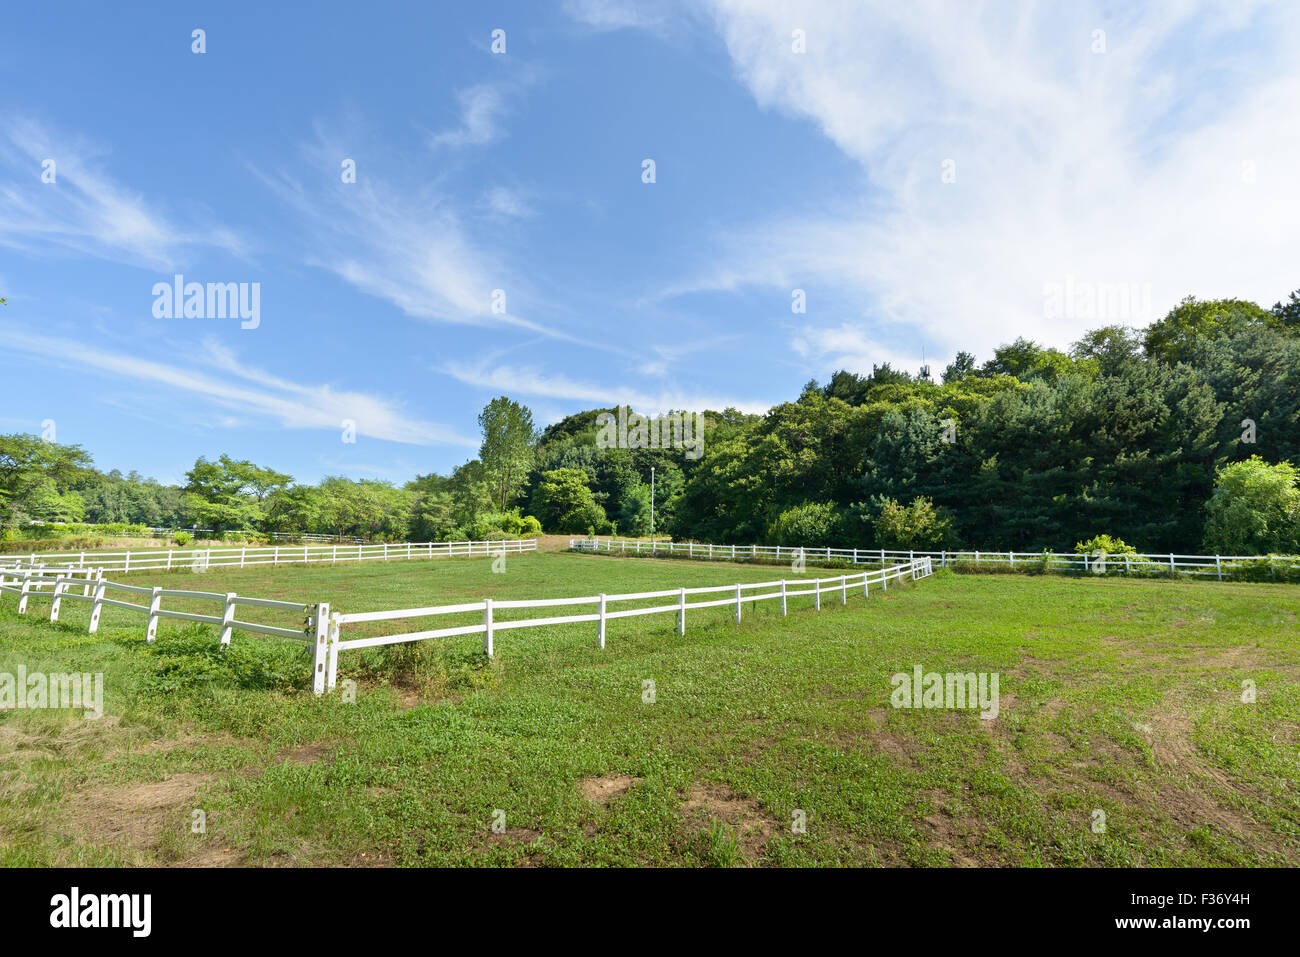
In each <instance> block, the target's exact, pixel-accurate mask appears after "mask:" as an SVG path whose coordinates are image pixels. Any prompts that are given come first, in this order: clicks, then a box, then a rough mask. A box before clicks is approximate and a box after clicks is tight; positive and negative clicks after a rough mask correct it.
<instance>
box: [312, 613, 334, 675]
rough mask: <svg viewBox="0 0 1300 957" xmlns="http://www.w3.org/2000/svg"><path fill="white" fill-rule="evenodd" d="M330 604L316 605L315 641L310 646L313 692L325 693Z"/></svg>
mask: <svg viewBox="0 0 1300 957" xmlns="http://www.w3.org/2000/svg"><path fill="white" fill-rule="evenodd" d="M329 636H330V604H329V602H327V601H323V602H320V603H318V604H317V605H316V631H315V641H314V642H313V644H312V647H311V690H312V693H313V694H318V695H321V694H324V693H325V678H326V674H325V669H326V668H327V667H328V666H329V645H330V641H329Z"/></svg>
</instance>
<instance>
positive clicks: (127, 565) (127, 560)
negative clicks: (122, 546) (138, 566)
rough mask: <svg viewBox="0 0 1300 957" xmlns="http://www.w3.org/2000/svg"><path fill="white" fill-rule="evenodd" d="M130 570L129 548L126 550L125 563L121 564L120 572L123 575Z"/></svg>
mask: <svg viewBox="0 0 1300 957" xmlns="http://www.w3.org/2000/svg"><path fill="white" fill-rule="evenodd" d="M130 570H131V551H130V549H128V550H127V552H126V564H125V565H123V566H122V574H124V575H125V574H126V573H127V572H129V571H130Z"/></svg>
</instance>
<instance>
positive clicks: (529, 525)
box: [520, 515, 542, 538]
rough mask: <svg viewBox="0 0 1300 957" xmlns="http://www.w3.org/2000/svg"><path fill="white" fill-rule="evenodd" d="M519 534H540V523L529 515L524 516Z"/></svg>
mask: <svg viewBox="0 0 1300 957" xmlns="http://www.w3.org/2000/svg"><path fill="white" fill-rule="evenodd" d="M520 534H521V535H524V536H525V537H528V538H531V537H533V536H534V535H540V534H542V523H541V522H539V521H538V520H537V519H536V518H534V517H533V516H531V515H525V516H524V528H523V531H522V532H520Z"/></svg>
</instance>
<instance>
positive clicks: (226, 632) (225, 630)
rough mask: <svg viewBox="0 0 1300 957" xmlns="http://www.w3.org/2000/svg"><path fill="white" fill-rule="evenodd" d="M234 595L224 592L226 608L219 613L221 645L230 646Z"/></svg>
mask: <svg viewBox="0 0 1300 957" xmlns="http://www.w3.org/2000/svg"><path fill="white" fill-rule="evenodd" d="M234 620H235V593H234V592H233V591H228V592H226V606H225V608H223V609H222V612H221V643H222V644H223V645H228V644H230V633H231V632H232V631H234V630H235V626H234V624H233V622H234Z"/></svg>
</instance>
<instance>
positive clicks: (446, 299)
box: [257, 131, 582, 342]
mask: <svg viewBox="0 0 1300 957" xmlns="http://www.w3.org/2000/svg"><path fill="white" fill-rule="evenodd" d="M303 152H304V154H305V158H306V163H307V165H309V166H313V167H315V168H317V169H327V170H337V169H339V164H340V162H341V161H342V159H343V158H344V157H350V156H351V155H352V154H351V151H350V150H349V149H348V148H346V147H344V146H343V145H342V144H341V143H339V142H336V141H335V140H334V139H332V138H329V137H326V136H325V135H324V134H323V133H321V132H320V131H318V137H317V139H316V141H315V142H313V143H310V144H306V145H304V147H303ZM257 175H258V176H259V177H260V178H261V179H262V180H263V182H265V183H266V184H267V185H268V186H269V187H270V188H271V189H272V190H274V191H275V193H276V194H277V196H278V197H279V198H280V199H281V201H283V202H284V203H286V204H287V205H288V206H290V207H291V208H292V209H293V210H295V211H296V213H297V214H298V216H299V217H300V218H301V220H302V232H303V234H304V236H305V237H306V239H305V241H306V242H307V243H308V244H309V247H308V251H307V252H306V254H305V259H306V261H307V263H308V264H309V265H312V266H318V267H320V268H322V269H326V270H329V271H330V272H332V273H334V274H335V275H337V276H339V277H340V278H341V279H343V280H345V281H346V282H348V283H350V284H351V285H353V286H356V287H357V288H358V289H360V290H361V291H362V292H365V293H366V294H368V295H372V296H376V297H378V298H380V299H384V300H387V301H388V302H390V303H392V304H393V305H395V306H397V307H398V308H399V309H401V310H402V311H403V312H405V313H406V314H407V315H410V316H415V317H417V318H422V319H431V320H437V321H441V322H453V323H462V324H468V325H476V326H488V325H506V326H513V327H516V328H520V329H525V330H528V331H530V332H536V333H540V334H542V335H546V336H549V337H551V338H555V339H560V340H565V341H571V342H580V341H582V340H580V339H577V338H575V337H573V336H570V335H568V334H566V333H562V332H559V331H556V330H554V329H551V328H549V327H548V326H546V325H543V324H542V323H539V322H535V321H533V320H531V319H528V318H526V317H525V316H523V315H521V314H519V312H518V311H517V310H518V308H519V305H520V303H522V302H526V301H527V300H528V298H529V287H528V285H527V283H526V281H525V280H524V279H523V278H522V277H521V276H520V274H519V272H518V271H517V270H514V269H512V268H510V267H509V266H508V265H507V264H506V263H505V262H504V261H503V259H502V258H501V257H500V256H499V255H498V254H497V253H495V252H492V251H489V250H488V249H487V248H485V246H484V245H482V244H479V243H476V242H475V241H474V240H473V239H472V237H471V236H470V234H469V231H468V230H467V228H466V227H465V225H464V223H463V222H462V219H461V216H460V215H459V213H458V211H457V209H456V208H455V206H454V205H453V203H452V200H451V199H450V198H449V197H448V196H447V195H445V194H444V193H442V192H440V191H439V189H438V188H437V186H436V184H435V185H430V184H427V183H426V184H424V185H422V186H420V187H410V188H402V187H401V186H394V185H390V183H389V182H388V181H387V180H386V179H385V178H384V177H383V172H382V171H377V170H376V169H375V168H374V167H373V165H371V164H368V163H365V162H359V163H358V173H357V181H356V182H355V183H343V182H341V180H340V178H339V177H338V176H337V175H336V176H335V177H334V178H333V181H332V182H330V183H329V184H328V186H327V187H324V188H321V189H319V190H316V191H309V189H308V188H307V187H306V186H304V185H303V183H302V182H300V181H299V180H298V179H296V178H294V177H291V176H289V175H288V174H284V173H282V174H280V175H268V174H266V173H263V172H261V171H257ZM497 289H501V290H504V291H505V293H506V298H505V303H506V312H505V313H497V312H494V311H493V292H494V290H497Z"/></svg>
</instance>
